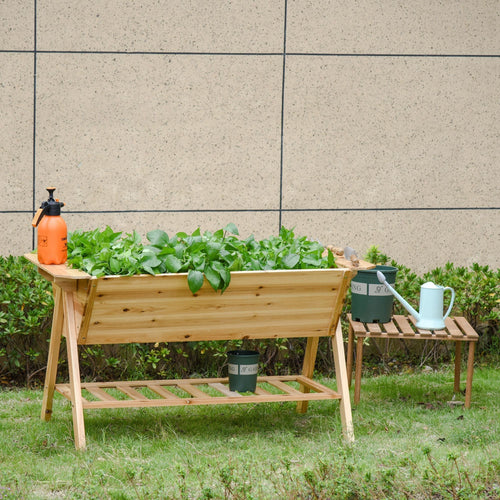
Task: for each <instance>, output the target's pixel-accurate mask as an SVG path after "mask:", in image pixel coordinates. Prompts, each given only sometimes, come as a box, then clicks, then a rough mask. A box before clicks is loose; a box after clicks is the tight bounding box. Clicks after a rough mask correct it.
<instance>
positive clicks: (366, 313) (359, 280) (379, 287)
mask: <svg viewBox="0 0 500 500" xmlns="http://www.w3.org/2000/svg"><path fill="white" fill-rule="evenodd" d="M377 271H381V272H382V273H384V276H385V278H386V280H387V283H389V284H390V285H394V283H396V273H397V271H398V269H397V267H392V266H376V267H375V268H374V269H365V270H361V271H358V274H356V276H355V277H354V278H353V279H352V281H351V292H352V295H351V300H352V305H351V314H352V319H353V320H354V321H361V322H362V323H387V322H388V321H390V320H391V316H392V303H393V297H394V296H393V295H392V293H391V292H390V291H389V290H388V288H387V287H386V286H385V285H383V284H382V283H380V282H379V280H378V278H377Z"/></svg>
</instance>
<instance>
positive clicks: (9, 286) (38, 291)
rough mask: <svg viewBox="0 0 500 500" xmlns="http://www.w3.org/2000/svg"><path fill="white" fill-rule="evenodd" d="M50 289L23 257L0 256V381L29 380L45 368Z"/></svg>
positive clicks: (50, 307)
mask: <svg viewBox="0 0 500 500" xmlns="http://www.w3.org/2000/svg"><path fill="white" fill-rule="evenodd" d="M52 310H53V299H52V288H51V285H50V283H49V282H48V281H47V280H45V279H44V278H42V277H41V276H40V275H39V274H38V273H37V271H36V269H35V268H34V267H33V265H32V264H30V263H29V262H28V261H27V260H26V259H24V257H12V256H11V257H1V256H0V381H2V382H3V383H5V382H6V381H7V382H12V381H15V382H17V383H29V381H30V380H31V378H32V377H33V376H34V375H35V374H36V373H40V371H42V370H43V368H44V367H45V363H46V360H47V352H48V343H47V339H48V338H49V337H50V327H51V322H52Z"/></svg>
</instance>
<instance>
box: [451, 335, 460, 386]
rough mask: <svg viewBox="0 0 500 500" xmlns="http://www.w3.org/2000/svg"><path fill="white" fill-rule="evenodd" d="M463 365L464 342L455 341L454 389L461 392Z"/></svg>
mask: <svg viewBox="0 0 500 500" xmlns="http://www.w3.org/2000/svg"><path fill="white" fill-rule="evenodd" d="M461 366H462V342H455V380H454V386H453V390H454V391H455V392H460V371H461V370H460V369H461Z"/></svg>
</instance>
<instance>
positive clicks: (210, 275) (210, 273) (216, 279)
mask: <svg viewBox="0 0 500 500" xmlns="http://www.w3.org/2000/svg"><path fill="white" fill-rule="evenodd" d="M205 277H206V278H207V281H208V282H209V283H210V286H211V287H212V288H213V289H214V290H215V291H217V290H218V289H219V287H220V282H221V278H220V274H219V273H218V272H217V271H215V270H214V269H213V268H212V267H210V266H207V267H206V268H205Z"/></svg>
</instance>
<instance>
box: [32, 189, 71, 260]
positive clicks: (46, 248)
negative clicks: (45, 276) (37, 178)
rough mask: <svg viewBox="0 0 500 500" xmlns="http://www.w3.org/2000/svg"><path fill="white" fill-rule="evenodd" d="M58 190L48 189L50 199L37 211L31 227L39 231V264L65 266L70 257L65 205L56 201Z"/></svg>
mask: <svg viewBox="0 0 500 500" xmlns="http://www.w3.org/2000/svg"><path fill="white" fill-rule="evenodd" d="M55 189H56V188H53V187H50V188H47V191H48V192H49V199H48V200H47V201H44V202H43V203H42V205H41V206H40V208H39V209H38V210H37V212H36V214H35V217H34V218H33V221H32V222H31V225H32V226H33V227H36V228H37V229H38V262H40V264H64V263H65V262H66V259H67V257H68V229H67V227H66V222H64V219H63V218H62V217H61V207H64V203H62V202H60V201H59V200H55V199H54V191H55Z"/></svg>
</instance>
